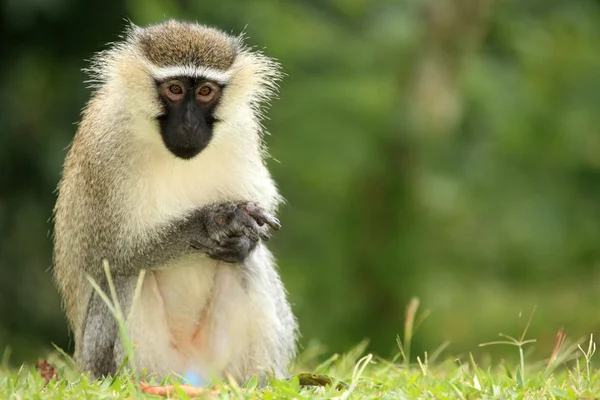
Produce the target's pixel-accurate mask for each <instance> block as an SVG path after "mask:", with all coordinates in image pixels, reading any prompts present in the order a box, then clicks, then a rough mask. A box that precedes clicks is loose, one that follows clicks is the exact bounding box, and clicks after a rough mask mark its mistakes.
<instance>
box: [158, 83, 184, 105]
mask: <svg viewBox="0 0 600 400" xmlns="http://www.w3.org/2000/svg"><path fill="white" fill-rule="evenodd" d="M160 93H161V95H162V96H164V97H166V98H167V99H168V100H169V101H173V102H177V101H181V100H183V97H184V95H185V87H184V86H183V84H181V83H180V82H179V81H171V82H165V83H163V84H162V86H161V88H160Z"/></svg>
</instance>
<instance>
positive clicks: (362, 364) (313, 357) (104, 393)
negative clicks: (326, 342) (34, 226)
mask: <svg viewBox="0 0 600 400" xmlns="http://www.w3.org/2000/svg"><path fill="white" fill-rule="evenodd" d="M418 306H419V302H418V300H413V302H411V304H410V305H409V307H408V309H407V312H406V322H405V327H404V330H405V335H404V337H403V338H402V339H400V338H398V339H397V343H398V350H399V351H398V354H397V356H396V357H395V358H394V359H391V360H385V359H381V358H378V357H375V356H373V355H372V354H369V353H368V352H367V349H368V347H367V342H363V343H361V344H359V345H358V346H357V347H356V348H354V349H352V350H351V351H349V352H348V353H346V354H344V355H338V354H334V355H332V356H330V357H329V358H328V359H327V360H325V361H324V362H321V363H318V362H317V360H319V359H321V358H322V356H323V350H322V349H321V348H320V347H319V346H316V345H311V346H309V347H308V348H307V349H306V350H305V351H304V352H303V353H302V355H301V356H300V357H299V358H298V359H297V360H296V363H295V365H294V366H293V368H292V370H293V371H294V372H295V373H304V374H302V381H303V382H309V381H310V380H311V375H308V374H305V373H306V372H310V373H313V374H325V375H328V376H330V377H332V378H333V379H334V382H333V384H331V385H328V386H302V385H300V378H299V377H298V376H296V377H295V378H293V379H291V380H269V381H268V382H267V385H266V386H265V387H263V388H259V387H258V385H257V381H256V380H254V379H253V380H251V381H250V382H248V383H246V384H245V385H243V386H238V385H236V384H235V383H234V382H229V381H223V382H218V383H217V384H216V386H215V387H214V388H212V389H211V390H210V391H209V393H208V394H207V395H206V396H205V398H222V399H255V398H264V399H279V398H294V399H332V398H337V399H341V400H343V399H349V398H353V399H398V398H419V399H426V398H432V399H545V398H548V399H563V398H564V399H593V398H600V370H597V369H594V366H593V361H594V360H593V356H594V353H595V350H596V344H595V342H594V338H593V336H592V335H590V337H589V338H586V339H585V340H580V341H576V342H571V341H570V340H568V339H567V338H566V335H565V334H564V332H563V331H562V330H560V331H559V332H558V333H557V335H556V341H555V343H554V346H553V348H551V349H548V352H547V354H548V358H547V359H544V360H529V359H527V357H528V356H527V354H528V353H527V351H526V349H527V347H530V346H533V345H534V343H535V340H534V339H528V338H526V334H527V330H528V328H529V325H530V323H531V320H532V318H533V314H534V313H533V312H532V313H531V315H530V317H529V319H528V320H527V322H526V323H525V324H523V326H524V327H523V329H522V331H521V332H520V334H519V335H518V336H517V337H515V338H513V337H511V336H508V335H503V334H500V337H501V340H499V341H494V342H489V343H483V344H479V345H477V346H475V347H476V348H481V347H483V346H492V345H502V346H507V347H506V350H507V351H508V352H509V353H507V354H510V352H513V353H514V354H515V355H516V359H517V361H516V362H514V363H513V364H511V363H508V362H506V361H503V360H499V361H496V362H491V361H486V358H485V357H484V358H482V360H480V361H477V362H476V361H475V359H474V357H473V356H472V354H467V355H465V356H462V357H449V356H447V355H446V356H444V355H443V354H444V350H445V349H446V346H447V344H443V345H442V346H440V348H438V349H437V350H435V351H433V352H431V353H430V354H428V353H425V354H420V355H415V357H414V359H413V358H411V355H410V343H411V342H412V339H413V336H414V333H415V331H416V329H417V328H418V326H419V325H420V323H421V322H422V321H423V319H424V318H425V317H426V314H421V316H418V315H417V310H418ZM2 360H3V361H2V365H1V366H0V398H15V399H26V398H36V399H64V398H99V399H102V398H158V397H156V396H151V395H147V394H144V393H142V392H141V389H140V385H139V384H138V383H137V380H135V379H133V378H132V376H131V373H130V372H129V371H128V370H126V369H123V370H122V371H121V372H120V373H119V374H117V376H116V377H114V378H108V379H103V380H98V381H90V380H89V379H88V377H87V376H86V375H81V374H78V373H77V372H76V368H75V366H74V365H73V363H72V360H70V358H69V357H68V356H67V355H65V354H64V353H62V352H60V350H59V351H58V352H55V353H53V354H52V355H50V356H49V361H50V362H52V363H53V364H54V366H55V367H56V368H57V370H58V372H59V374H60V377H61V378H60V379H59V380H56V379H52V380H50V382H49V383H48V384H46V381H45V380H44V379H43V378H42V377H41V376H40V373H39V372H38V371H37V370H36V369H35V368H34V366H31V365H29V366H28V365H24V366H22V367H21V368H20V369H18V370H14V369H10V368H8V355H6V354H5V356H4V357H3V359H2ZM337 380H341V381H343V382H344V383H346V384H347V386H346V388H344V389H339V390H338V389H336V386H338V385H337V384H336V383H337ZM179 382H180V380H178V379H175V378H170V379H168V380H165V381H164V382H150V383H151V384H159V383H161V384H174V385H178V384H179ZM173 397H175V398H183V399H185V398H188V397H187V396H186V395H185V394H184V393H182V392H180V391H179V392H178V391H177V389H176V390H175V393H174V394H173Z"/></svg>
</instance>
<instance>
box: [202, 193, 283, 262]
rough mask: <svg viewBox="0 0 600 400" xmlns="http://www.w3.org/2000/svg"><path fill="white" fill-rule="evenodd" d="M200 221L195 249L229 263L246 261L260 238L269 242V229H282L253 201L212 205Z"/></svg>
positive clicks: (274, 219) (206, 209)
mask: <svg viewBox="0 0 600 400" xmlns="http://www.w3.org/2000/svg"><path fill="white" fill-rule="evenodd" d="M201 219H202V223H201V225H202V229H201V232H199V235H198V237H197V238H196V239H194V240H192V243H191V245H192V247H194V248H195V249H198V250H200V251H202V252H204V253H206V254H207V255H208V256H209V257H211V258H213V259H215V260H220V261H225V262H229V263H240V262H242V261H244V260H245V259H246V257H248V255H249V254H250V252H251V251H252V250H254V248H255V247H256V244H257V242H258V241H259V239H263V240H269V238H270V237H271V236H270V235H269V232H268V230H269V228H273V229H276V230H277V229H279V228H280V227H281V225H280V224H279V221H278V220H277V218H275V217H274V216H272V215H271V214H269V213H268V212H266V211H265V210H263V209H262V208H261V207H260V206H258V205H257V204H255V203H252V202H243V203H222V204H216V205H211V206H208V207H206V208H204V209H203V210H202V218H201Z"/></svg>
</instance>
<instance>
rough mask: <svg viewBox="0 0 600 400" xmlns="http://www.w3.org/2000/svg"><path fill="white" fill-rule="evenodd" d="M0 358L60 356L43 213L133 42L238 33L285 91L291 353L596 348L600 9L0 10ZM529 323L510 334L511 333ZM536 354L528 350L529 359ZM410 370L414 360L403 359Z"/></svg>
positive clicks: (276, 109) (161, 3)
mask: <svg viewBox="0 0 600 400" xmlns="http://www.w3.org/2000/svg"><path fill="white" fill-rule="evenodd" d="M0 12H1V15H0V18H1V19H0V21H1V26H0V29H1V32H2V36H1V37H2V45H1V46H0V352H2V351H3V349H5V348H6V346H10V348H11V349H12V355H11V360H12V362H13V363H15V364H18V363H20V362H23V361H34V360H37V359H38V358H40V357H43V356H44V352H45V351H48V349H51V343H56V344H57V345H58V346H60V347H62V348H64V349H67V350H69V351H71V350H72V348H73V347H72V343H71V341H70V339H69V336H68V334H67V328H66V323H65V320H64V317H63V313H62V311H61V309H60V301H59V298H58V295H57V292H56V290H55V288H54V286H53V283H52V281H51V276H50V266H51V239H50V232H51V221H50V218H51V211H52V207H53V204H54V201H55V198H56V195H55V193H54V189H55V187H56V184H57V182H58V179H59V177H60V170H61V164H62V162H63V158H64V156H65V147H66V146H67V145H68V144H69V142H70V141H71V139H72V137H73V134H74V133H75V129H76V126H75V123H76V122H77V120H78V118H79V113H80V110H81V108H82V107H83V106H84V104H85V102H86V101H87V99H88V97H89V94H90V91H89V89H87V88H86V85H85V84H84V83H83V81H84V80H85V79H86V78H87V77H86V76H85V75H84V74H83V73H82V72H81V69H82V68H85V67H87V65H88V64H87V62H86V61H85V60H87V59H89V58H90V57H91V56H92V54H93V53H94V52H97V51H100V50H102V49H104V48H106V46H105V44H106V43H108V42H112V41H115V40H118V36H119V34H120V33H121V32H122V30H123V28H124V26H125V21H124V18H130V19H131V20H132V21H133V22H134V23H136V24H138V25H145V24H148V23H155V22H159V21H161V20H162V19H163V18H165V17H174V18H182V19H187V20H196V21H199V22H202V23H206V24H210V25H216V26H218V27H220V28H222V29H223V30H225V31H228V32H233V33H240V32H242V31H245V32H246V34H247V36H248V37H249V39H248V42H249V43H250V44H252V45H256V46H258V47H260V48H263V49H264V50H265V52H266V53H267V54H269V55H270V56H273V57H275V58H277V59H278V60H279V61H280V62H281V63H282V65H283V68H284V70H285V72H286V73H287V75H288V76H287V77H286V79H285V80H284V81H283V82H282V85H281V92H280V96H279V99H278V100H277V101H275V102H273V104H272V107H271V109H270V111H269V117H270V119H269V120H267V121H266V126H267V128H268V130H269V131H270V133H271V136H269V137H268V138H267V141H268V144H269V146H270V149H271V154H272V156H273V158H274V159H273V160H270V161H269V164H270V168H271V170H272V172H273V174H274V176H275V178H276V180H277V181H278V183H279V185H280V188H281V191H282V193H283V195H284V196H285V197H286V198H287V201H288V203H287V205H285V206H284V207H283V208H282V209H281V214H280V216H281V221H282V224H283V229H282V230H281V231H280V232H278V233H277V235H276V237H275V238H274V240H273V241H272V244H271V246H272V248H273V250H274V252H275V254H276V256H277V258H278V260H279V266H280V269H281V273H282V275H283V279H284V282H285V284H286V286H287V288H288V291H289V296H290V299H291V301H292V303H293V309H294V312H295V313H296V315H297V316H298V319H299V321H300V325H301V329H302V334H303V337H302V340H301V342H302V345H303V346H307V345H309V344H310V343H311V341H314V342H315V343H320V344H322V345H323V349H324V351H326V352H327V353H329V354H330V353H331V352H342V351H346V350H348V349H349V348H351V347H352V346H353V345H355V344H357V343H358V342H359V341H361V340H362V339H364V338H368V339H369V340H370V344H369V349H370V350H371V351H374V352H376V353H378V354H380V355H382V356H386V357H387V356H391V355H393V354H395V353H396V352H397V351H398V348H397V346H396V335H402V334H403V329H404V328H403V325H404V313H405V308H406V306H407V304H408V302H409V300H410V299H411V298H412V297H413V296H416V297H418V298H419V299H420V301H421V309H428V310H430V311H431V314H430V315H429V317H428V318H427V319H426V320H425V322H424V323H423V324H422V325H421V326H420V328H419V331H418V332H417V334H416V337H415V339H414V346H415V349H414V350H413V354H418V353H420V352H422V351H424V350H429V351H431V350H433V349H435V348H436V347H438V346H439V345H440V344H441V343H443V342H444V341H450V342H451V344H450V346H449V348H448V349H447V350H446V352H447V353H448V354H453V355H459V354H465V353H466V352H469V351H473V352H474V353H475V354H476V356H480V355H481V354H482V351H485V352H486V353H488V352H491V353H492V356H494V357H504V356H506V354H508V353H513V352H515V351H514V350H513V349H512V348H500V347H494V348H492V347H489V348H483V349H481V348H478V344H479V343H481V342H485V341H490V340H495V339H496V338H497V334H498V333H499V332H504V333H507V334H512V335H518V333H519V319H518V316H519V313H520V312H523V314H524V319H525V320H526V319H527V316H528V315H529V313H530V312H531V310H532V309H533V307H534V306H536V305H537V311H536V315H535V317H534V319H533V322H532V326H531V329H530V333H529V337H533V338H537V339H538V343H537V344H536V345H535V350H534V351H535V352H536V354H538V356H539V357H540V358H541V357H546V356H548V355H549V354H550V351H551V348H552V344H553V342H554V338H555V335H556V332H557V331H558V329H560V328H561V327H564V328H565V329H566V330H567V333H568V334H569V335H570V337H572V338H574V339H577V338H579V337H582V336H586V335H589V334H590V333H597V334H600V265H599V262H600V246H599V245H598V240H599V238H600V224H599V221H600V1H592V0H587V1H586V0H579V1H572V0H562V1H561V0H529V1H517V0H503V1H490V0H431V1H425V0H390V1H386V0H330V1H321V0H304V1H292V0H279V1H275V0H273V1H268V0H252V1H243V2H242V1H225V0H221V1H219V2H208V1H184V0H127V1H102V2H84V1H75V0H48V1H39V0H4V1H2V3H1V5H0ZM523 323H524V322H522V323H521V324H523ZM532 348H533V347H532ZM415 352H416V353H415Z"/></svg>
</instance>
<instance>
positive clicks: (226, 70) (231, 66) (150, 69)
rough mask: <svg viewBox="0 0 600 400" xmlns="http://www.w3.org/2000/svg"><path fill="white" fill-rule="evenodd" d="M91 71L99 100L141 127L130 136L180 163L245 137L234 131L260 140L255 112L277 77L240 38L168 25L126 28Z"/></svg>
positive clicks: (187, 25) (273, 65)
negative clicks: (103, 99) (107, 99)
mask: <svg viewBox="0 0 600 400" xmlns="http://www.w3.org/2000/svg"><path fill="white" fill-rule="evenodd" d="M90 71H91V72H92V74H93V77H94V79H93V80H92V82H95V83H98V85H96V86H98V87H99V88H100V89H101V90H100V91H101V92H102V94H100V95H101V96H111V97H112V98H113V99H115V100H116V104H115V107H117V108H118V110H115V111H117V112H118V111H126V112H127V113H128V114H129V115H127V118H131V119H132V121H133V122H134V124H133V125H135V126H137V127H139V129H134V132H129V133H128V134H131V135H132V137H133V138H134V139H142V140H144V141H147V142H150V143H153V145H156V144H158V143H162V145H164V147H166V149H167V150H168V151H169V152H170V153H172V154H173V155H174V156H175V157H177V158H180V159H191V158H193V157H195V156H197V155H198V154H199V153H200V152H201V151H202V150H204V149H205V148H206V147H207V146H210V145H211V144H215V143H218V142H220V141H227V140H232V139H233V140H240V139H244V138H242V137H239V136H238V137H234V136H235V135H236V132H237V135H249V134H254V136H259V134H260V131H261V129H260V123H259V119H260V109H259V107H260V105H261V103H262V102H263V101H265V100H268V99H269V97H270V95H271V94H272V92H273V91H274V90H275V89H276V82H277V80H278V78H279V66H278V64H277V63H275V62H274V61H273V60H271V59H269V58H268V57H266V56H264V55H262V54H260V53H258V52H255V51H250V50H249V49H248V48H246V47H244V45H243V43H242V38H241V37H233V36H229V35H227V34H225V33H223V32H221V31H219V30H217V29H214V28H210V27H206V26H203V25H199V24H196V23H186V22H177V21H173V20H169V21H166V22H163V23H161V24H158V25H153V26H149V27H146V28H140V27H137V26H134V25H132V26H131V28H130V29H129V30H128V32H127V34H126V36H125V40H124V41H123V42H121V43H118V44H116V45H115V46H113V47H112V48H111V49H109V50H107V51H105V52H102V53H100V54H99V55H98V56H97V57H96V59H95V61H94V63H93V66H92V68H91V69H90ZM100 91H99V92H100ZM248 128H250V129H248ZM249 132H250V133H249ZM246 139H252V140H255V141H258V142H259V141H260V138H259V137H255V138H246Z"/></svg>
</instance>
